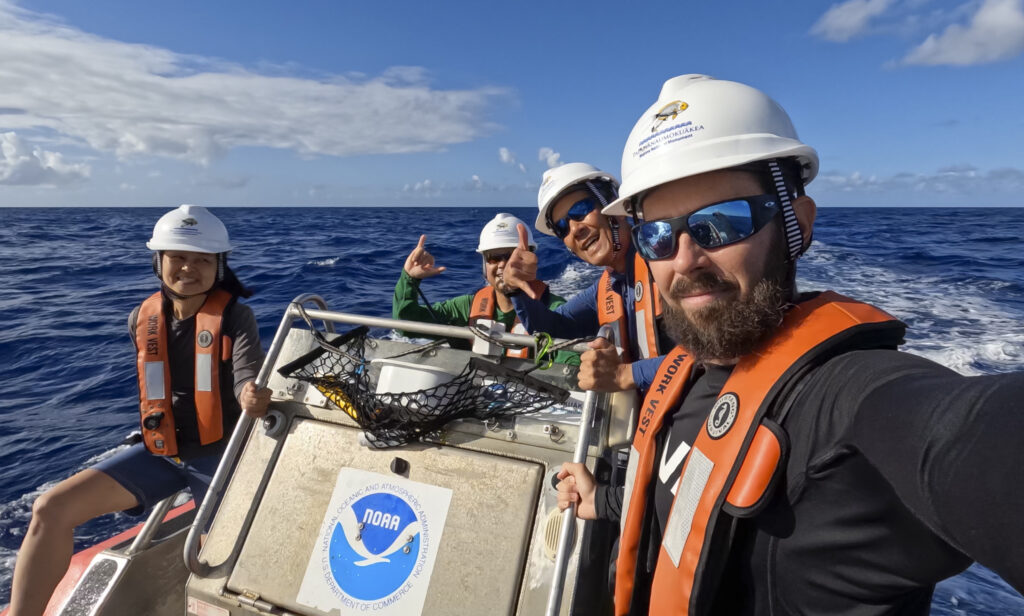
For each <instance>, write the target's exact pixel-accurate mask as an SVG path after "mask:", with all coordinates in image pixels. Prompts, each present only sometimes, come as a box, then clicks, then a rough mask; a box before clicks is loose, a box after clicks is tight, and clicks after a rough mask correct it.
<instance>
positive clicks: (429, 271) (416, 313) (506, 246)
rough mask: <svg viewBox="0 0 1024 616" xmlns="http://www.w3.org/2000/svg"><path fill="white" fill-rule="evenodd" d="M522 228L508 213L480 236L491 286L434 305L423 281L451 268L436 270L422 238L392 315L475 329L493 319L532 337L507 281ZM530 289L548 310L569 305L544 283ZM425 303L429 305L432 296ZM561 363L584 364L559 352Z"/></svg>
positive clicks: (520, 353) (455, 343) (529, 242)
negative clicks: (518, 314)
mask: <svg viewBox="0 0 1024 616" xmlns="http://www.w3.org/2000/svg"><path fill="white" fill-rule="evenodd" d="M522 226H523V221H522V220H520V219H518V218H516V217H515V216H513V215H511V214H505V213H500V214H498V215H497V216H495V217H494V218H493V219H491V220H490V221H489V222H488V223H487V224H486V225H484V228H483V229H482V230H481V231H480V242H479V244H478V245H477V249H476V251H477V252H478V253H480V259H481V261H482V267H483V275H484V280H485V281H486V282H487V286H484V287H482V288H480V289H478V290H477V291H476V292H475V293H471V294H467V295H459V296H458V297H453V298H451V299H448V300H445V301H442V302H436V303H433V304H431V303H430V302H427V303H426V304H420V303H419V298H418V297H417V295H419V296H423V292H422V291H421V290H420V281H421V280H423V279H424V278H431V277H433V276H437V275H438V274H440V273H442V272H443V271H444V270H445V267H444V266H440V267H438V266H436V265H434V256H433V255H432V254H430V252H429V251H428V250H427V249H426V246H425V244H426V241H427V236H426V235H421V236H420V241H419V243H418V244H416V247H415V248H413V249H412V252H410V253H409V256H408V257H407V258H406V259H405V265H404V266H403V268H402V274H401V276H399V279H398V283H397V284H396V285H395V295H394V297H393V298H392V300H391V313H392V315H393V316H394V318H396V319H404V320H407V321H424V322H428V323H440V324H442V325H457V326H463V325H469V324H472V323H475V322H476V321H478V320H480V319H490V320H494V321H498V322H500V323H502V324H504V325H505V327H506V330H507V331H511V332H515V333H517V334H525V333H527V331H526V329H525V328H523V326H522V324H521V323H520V322H519V320H518V319H517V317H516V313H515V311H514V310H513V309H512V302H511V300H510V299H509V296H510V295H513V294H515V293H518V292H519V290H518V289H517V288H516V287H512V286H509V285H508V284H507V283H506V282H505V280H504V278H503V275H504V272H505V269H506V266H507V264H508V260H509V257H510V256H511V254H512V250H513V249H514V248H515V247H516V246H518V245H519V242H520V238H519V233H518V230H517V227H522ZM523 242H524V244H525V245H526V246H527V249H528V250H529V251H530V252H531V253H532V252H533V251H534V250H536V249H537V244H536V243H534V241H533V236H532V235H528V236H527V237H526V238H525V239H524V240H523ZM530 290H531V292H533V293H535V294H536V295H537V297H538V298H540V299H539V301H540V302H541V303H542V304H543V305H545V306H550V307H552V308H557V307H558V306H561V305H562V304H564V303H565V300H564V299H563V298H562V297H560V296H558V295H555V294H554V293H552V292H551V291H550V290H549V289H548V286H547V285H546V284H544V283H543V282H540V281H535V282H534V283H533V284H532V285H530ZM423 299H424V301H426V297H423ZM400 333H404V332H400ZM449 343H450V344H451V345H452V347H454V348H464V349H468V348H469V345H468V344H467V343H466V342H464V341H461V340H450V341H449ZM506 354H507V355H508V356H510V357H523V358H525V357H530V350H529V349H527V348H513V349H509V350H508V351H507V352H506ZM555 362H557V363H561V364H569V365H579V363H580V360H579V355H578V354H576V353H573V352H570V351H558V352H556V353H555Z"/></svg>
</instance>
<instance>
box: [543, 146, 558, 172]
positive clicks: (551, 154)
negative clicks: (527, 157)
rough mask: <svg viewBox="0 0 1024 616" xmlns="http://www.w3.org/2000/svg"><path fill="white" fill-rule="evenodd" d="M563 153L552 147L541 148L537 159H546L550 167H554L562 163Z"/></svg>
mask: <svg viewBox="0 0 1024 616" xmlns="http://www.w3.org/2000/svg"><path fill="white" fill-rule="evenodd" d="M561 158H562V155H561V154H559V153H558V152H556V151H554V150H553V149H551V148H541V149H540V150H539V151H538V152H537V159H538V160H542V161H544V162H545V163H546V164H547V166H548V169H553V168H555V167H558V166H559V165H561V164H562V160H561Z"/></svg>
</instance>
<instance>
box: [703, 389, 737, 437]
mask: <svg viewBox="0 0 1024 616" xmlns="http://www.w3.org/2000/svg"><path fill="white" fill-rule="evenodd" d="M739 410H740V399H739V398H738V397H736V394H733V393H728V394H725V395H723V396H722V397H720V398H719V399H718V400H717V401H715V406H714V407H712V408H711V414H709V415H708V436H710V437H711V438H713V439H719V438H722V437H723V436H725V433H726V432H728V431H729V428H731V427H732V424H733V422H735V421H736V414H737V413H738V412H739Z"/></svg>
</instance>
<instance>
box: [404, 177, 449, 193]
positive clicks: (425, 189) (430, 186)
mask: <svg viewBox="0 0 1024 616" xmlns="http://www.w3.org/2000/svg"><path fill="white" fill-rule="evenodd" d="M446 190H448V185H447V184H446V183H444V182H440V183H438V182H434V181H433V180H431V179H429V178H428V179H426V180H421V181H419V182H414V183H412V184H406V185H405V187H404V188H402V192H404V193H409V194H413V195H418V196H423V197H440V196H441V193H443V192H445V191H446Z"/></svg>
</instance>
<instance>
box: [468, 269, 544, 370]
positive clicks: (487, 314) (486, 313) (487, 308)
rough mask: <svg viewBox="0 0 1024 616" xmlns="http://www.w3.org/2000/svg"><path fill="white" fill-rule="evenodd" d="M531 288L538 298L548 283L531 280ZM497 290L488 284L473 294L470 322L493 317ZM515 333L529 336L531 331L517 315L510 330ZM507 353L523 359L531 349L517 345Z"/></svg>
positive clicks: (542, 295)
mask: <svg viewBox="0 0 1024 616" xmlns="http://www.w3.org/2000/svg"><path fill="white" fill-rule="evenodd" d="M530 288H531V289H533V292H534V293H535V294H536V295H537V297H538V298H540V297H544V294H545V293H546V292H547V290H548V285H546V284H544V283H543V282H541V281H539V280H533V281H530ZM496 299H497V298H496V292H495V290H494V287H492V286H490V285H487V286H486V287H484V288H482V289H480V290H479V291H477V292H476V295H474V296H473V305H472V308H470V311H469V322H470V324H472V323H475V322H476V320H477V319H493V318H494V312H495V309H496V308H497V306H498V302H497V301H496ZM509 331H510V332H511V333H513V334H523V335H524V336H528V335H529V334H530V332H528V331H526V328H525V327H523V324H522V323H520V322H519V317H516V320H515V322H514V323H512V329H510V330H509ZM505 355H507V356H509V357H522V358H523V359H525V358H527V357H529V356H530V349H529V348H528V347H516V348H512V349H507V350H506V351H505Z"/></svg>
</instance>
